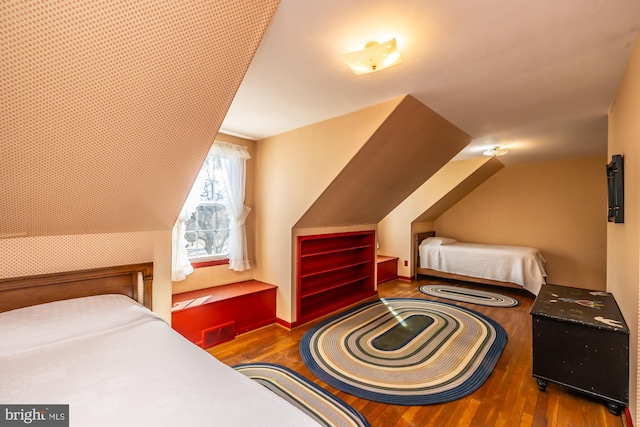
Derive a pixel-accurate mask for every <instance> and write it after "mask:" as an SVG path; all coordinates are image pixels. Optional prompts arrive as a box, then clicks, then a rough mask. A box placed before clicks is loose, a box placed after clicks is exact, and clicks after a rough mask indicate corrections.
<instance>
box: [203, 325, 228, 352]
mask: <svg viewBox="0 0 640 427" xmlns="http://www.w3.org/2000/svg"><path fill="white" fill-rule="evenodd" d="M235 336H236V322H233V321H231V322H227V323H222V324H220V325H216V326H213V327H211V328H208V329H203V331H202V348H209V347H213V346H214V345H217V344H220V343H223V342H225V341H229V340H232V339H233V338H234V337H235Z"/></svg>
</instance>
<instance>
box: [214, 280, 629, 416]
mask: <svg viewBox="0 0 640 427" xmlns="http://www.w3.org/2000/svg"><path fill="white" fill-rule="evenodd" d="M427 283H446V284H452V283H454V282H452V281H446V280H440V279H426V278H425V279H421V280H420V281H414V282H411V283H410V282H406V281H400V280H394V281H391V282H387V283H385V284H382V285H380V286H378V292H379V296H380V297H383V298H391V297H401V298H428V299H433V298H432V297H427V296H426V295H424V294H422V293H421V292H420V291H418V287H419V286H420V285H421V284H427ZM455 284H457V285H460V286H465V287H470V288H476V289H484V290H490V291H495V292H500V293H502V294H505V295H509V296H512V297H514V298H517V299H518V300H519V301H520V305H519V306H518V307H514V308H492V307H484V306H479V305H473V304H465V303H457V304H459V305H461V306H466V307H469V308H472V309H473V310H476V311H479V312H481V313H484V314H486V315H487V316H489V317H491V318H492V319H494V320H496V321H497V322H498V323H500V324H501V325H502V326H503V327H504V328H505V330H506V331H507V335H508V342H507V345H506V347H505V349H504V352H503V353H502V355H501V356H500V360H499V361H498V364H497V365H496V368H495V370H494V371H493V373H492V374H491V376H490V377H489V378H488V379H487V381H486V382H485V383H484V384H483V385H482V386H481V387H480V388H479V389H478V390H476V391H475V392H473V393H472V394H470V395H469V396H466V397H464V398H462V399H459V400H456V401H454V402H449V403H444V404H439V405H428V406H396V405H385V404H382V403H376V402H371V401H368V400H364V399H360V398H358V397H354V396H352V395H349V394H347V393H344V392H341V391H339V390H336V389H335V388H332V387H330V386H328V385H327V384H325V383H324V382H322V381H320V380H319V379H317V378H316V377H315V376H314V375H313V374H312V373H311V372H310V371H309V370H308V369H307V367H306V366H305V365H304V363H303V362H302V359H301V358H300V354H299V352H298V343H299V341H300V338H301V337H302V336H303V335H304V333H305V332H306V331H307V330H308V329H309V328H311V327H312V326H313V325H314V324H315V323H317V321H314V322H310V323H307V324H305V325H303V326H300V327H298V328H294V329H293V330H292V331H289V330H287V329H285V328H283V327H281V326H278V325H270V326H266V327H263V328H261V329H258V330H255V331H251V332H248V333H246V334H243V335H239V336H237V337H236V338H235V339H234V340H232V341H229V342H226V343H223V344H220V345H218V346H215V347H213V348H211V349H209V353H211V354H212V355H214V356H215V357H217V358H218V359H220V360H221V361H222V362H224V363H226V364H228V365H235V364H238V363H251V362H268V363H277V364H280V365H284V366H287V367H289V368H291V369H293V370H295V371H296V372H298V373H300V374H301V375H303V376H305V377H306V378H308V379H310V380H312V381H313V382H315V383H316V384H318V385H320V386H321V387H323V388H324V389H326V390H328V391H330V392H331V393H333V394H335V395H336V396H338V397H339V398H341V399H342V400H344V401H346V402H347V403H349V404H350V405H352V406H353V407H354V408H355V409H356V410H358V411H360V413H361V414H362V415H364V416H365V417H366V418H367V420H369V422H370V423H371V425H372V426H373V427H377V426H384V427H389V426H420V427H427V426H434V427H453V426H455V427H464V426H491V427H498V426H507V427H512V426H535V427H539V426H558V427H565V426H567V427H568V426H572V427H614V426H615V427H620V426H623V425H624V424H626V423H623V420H622V418H623V417H621V416H614V415H611V414H610V413H609V411H608V410H607V408H606V406H605V404H604V403H603V402H602V401H599V400H596V399H592V398H590V397H588V396H585V395H583V394H579V393H576V392H572V391H569V390H567V389H565V388H563V387H561V386H558V385H555V384H549V386H548V387H547V391H546V392H541V391H539V390H538V387H537V385H536V381H535V379H534V378H533V377H532V376H531V351H532V350H531V316H530V315H529V311H530V310H531V305H532V304H533V301H534V297H533V296H531V295H530V294H529V293H528V292H526V291H524V290H520V289H510V288H497V287H489V286H483V285H473V284H466V283H464V282H455ZM436 299H437V298H436ZM443 301H445V300H443ZM447 302H452V301H447Z"/></svg>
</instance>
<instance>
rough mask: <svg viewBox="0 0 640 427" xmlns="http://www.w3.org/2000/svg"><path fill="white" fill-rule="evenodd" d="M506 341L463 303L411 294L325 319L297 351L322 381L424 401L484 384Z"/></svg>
mask: <svg viewBox="0 0 640 427" xmlns="http://www.w3.org/2000/svg"><path fill="white" fill-rule="evenodd" d="M506 342H507V334H506V332H505V330H504V329H503V328H502V326H500V325H499V324H498V323H497V322H495V321H494V320H492V319H490V318H488V317H486V316H484V315H483V314H481V313H477V312H475V311H473V310H469V309H467V308H463V307H458V306H455V305H453V304H447V303H443V302H437V301H429V300H424V299H413V298H391V299H381V300H379V301H374V302H370V303H366V304H363V305H360V306H358V307H355V308H352V309H350V310H347V311H345V312H343V313H340V314H338V315H336V316H333V317H331V318H329V319H327V320H324V321H322V322H321V323H319V324H318V325H316V326H315V327H314V328H312V329H310V330H309V331H307V332H306V333H305V335H304V336H303V337H302V339H301V341H300V353H301V356H302V360H303V361H304V363H305V364H306V365H307V367H308V368H309V369H310V370H311V372H313V373H314V374H315V375H316V376H317V377H318V378H320V379H322V380H323V381H325V382H326V383H327V384H329V385H331V386H333V387H335V388H337V389H339V390H342V391H345V392H347V393H350V394H353V395H355V396H358V397H362V398H364V399H368V400H373V401H376V402H382V403H388V404H396V405H428V404H435V403H442V402H449V401H451V400H455V399H459V398H461V397H463V396H466V395H468V394H470V393H472V392H473V391H475V390H476V389H477V388H478V387H480V386H481V385H482V383H484V381H485V380H486V379H487V378H488V377H489V375H490V374H491V372H492V371H493V368H494V367H495V365H496V363H497V361H498V358H499V357H500V354H502V350H503V349H504V346H505V345H506Z"/></svg>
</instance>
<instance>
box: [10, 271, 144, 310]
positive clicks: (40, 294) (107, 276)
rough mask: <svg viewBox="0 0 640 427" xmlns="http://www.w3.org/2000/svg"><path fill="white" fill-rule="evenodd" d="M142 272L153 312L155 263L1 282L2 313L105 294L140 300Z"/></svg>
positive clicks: (15, 278)
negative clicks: (152, 295)
mask: <svg viewBox="0 0 640 427" xmlns="http://www.w3.org/2000/svg"><path fill="white" fill-rule="evenodd" d="M140 273H141V274H142V281H143V295H142V297H143V304H144V305H145V307H147V308H149V309H150V310H151V305H152V304H151V292H152V291H151V288H152V281H153V263H151V262H149V263H143V264H130V265H120V266H115V267H104V268H94V269H91V270H80V271H66V272H62V273H52V274H40V275H37V276H24V277H14V278H9V279H0V312H4V311H9V310H14V309H16V308H22V307H28V306H30V305H36V304H44V303H47V302H52V301H60V300H65V299H71V298H79V297H87V296H92V295H103V294H122V295H126V296H128V297H130V298H133V299H134V300H136V301H138V274H140Z"/></svg>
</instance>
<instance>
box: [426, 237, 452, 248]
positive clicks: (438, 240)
mask: <svg viewBox="0 0 640 427" xmlns="http://www.w3.org/2000/svg"><path fill="white" fill-rule="evenodd" d="M455 242H456V240H455V239H451V238H449V237H427V238H426V239H424V240H423V241H422V244H423V245H428V246H444V245H451V244H453V243H455Z"/></svg>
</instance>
